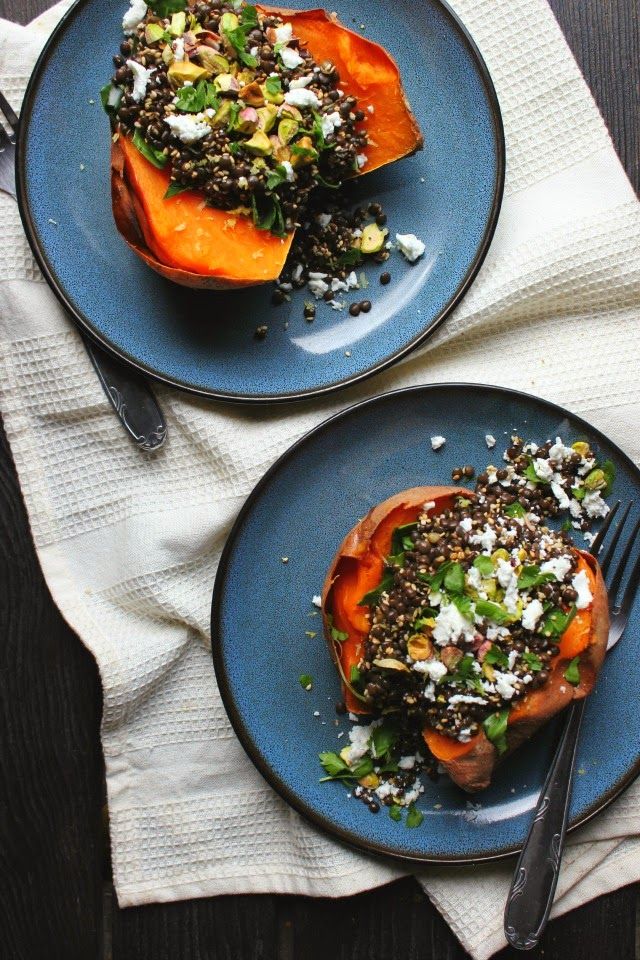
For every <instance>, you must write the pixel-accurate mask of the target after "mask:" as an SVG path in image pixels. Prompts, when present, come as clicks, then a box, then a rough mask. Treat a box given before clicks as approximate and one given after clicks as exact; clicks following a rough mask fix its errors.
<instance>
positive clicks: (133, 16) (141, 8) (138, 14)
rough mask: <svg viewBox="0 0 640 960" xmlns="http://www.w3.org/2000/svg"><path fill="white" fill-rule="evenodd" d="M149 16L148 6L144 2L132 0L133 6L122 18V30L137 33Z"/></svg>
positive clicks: (142, 0)
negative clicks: (139, 26) (139, 25)
mask: <svg viewBox="0 0 640 960" xmlns="http://www.w3.org/2000/svg"><path fill="white" fill-rule="evenodd" d="M146 15H147V5H146V3H145V2H144V0H131V6H130V7H129V9H128V10H127V12H126V13H125V15H124V17H123V18H122V29H123V30H124V32H125V33H135V29H136V27H137V26H138V24H139V23H142V21H143V20H144V18H145V17H146Z"/></svg>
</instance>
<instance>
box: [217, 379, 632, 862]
mask: <svg viewBox="0 0 640 960" xmlns="http://www.w3.org/2000/svg"><path fill="white" fill-rule="evenodd" d="M462 411H463V414H462V415H461V412H462ZM513 430H517V431H518V432H519V433H520V434H521V435H522V436H525V437H526V438H528V439H533V440H536V441H538V442H543V441H544V440H546V439H548V438H553V437H556V436H558V435H559V436H562V437H563V439H564V440H565V441H567V440H569V441H574V440H577V439H581V440H584V439H586V440H588V441H589V442H590V443H591V444H592V445H593V446H594V448H595V449H597V450H598V451H599V453H600V454H602V456H603V457H610V458H611V459H612V460H613V461H614V463H615V464H616V468H617V478H616V482H615V486H614V496H615V497H616V498H618V499H621V500H623V501H626V500H634V501H635V503H636V504H638V503H640V471H638V469H637V468H636V467H635V466H634V464H633V463H632V462H631V461H630V460H629V458H628V457H627V456H626V455H625V454H624V453H623V452H622V451H621V450H620V449H619V448H617V447H616V446H614V445H613V444H612V443H611V442H610V441H609V440H607V438H606V437H605V436H603V435H602V434H601V433H599V432H598V431H597V430H594V429H593V428H592V427H590V426H589V424H587V423H585V422H584V421H583V420H581V419H579V418H578V417H575V416H573V415H572V414H571V413H568V412H567V411H566V410H562V409H561V408H560V407H557V406H554V405H553V404H550V403H547V402H545V401H542V400H538V399H534V398H532V397H528V396H526V395H525V394H521V393H516V392H512V391H508V390H503V389H500V388H498V387H486V386H477V385H470V384H453V385H438V386H426V387H417V388H413V389H409V390H404V391H399V392H396V393H388V394H384V395H383V396H379V397H376V398H374V399H372V400H368V401H365V402H364V403H361V404H358V405H357V406H354V407H351V408H350V409H348V410H346V411H345V412H344V413H341V414H339V415H338V416H336V417H333V418H332V419H331V420H328V421H326V422H325V423H323V424H322V425H321V426H319V427H317V428H316V429H315V430H313V431H312V432H311V433H309V434H307V435H306V436H305V437H303V439H302V440H300V441H299V442H298V443H297V444H295V446H293V447H292V448H291V449H290V450H289V451H287V453H285V454H284V455H283V456H282V457H281V458H280V460H278V462H277V463H276V464H275V465H274V466H273V467H272V468H271V469H270V470H269V472H268V473H267V474H266V475H265V477H264V478H263V479H262V480H261V481H260V483H259V484H258V486H257V487H256V489H255V490H254V491H253V493H252V494H251V496H250V497H249V499H248V500H247V502H246V504H245V506H244V507H243V509H242V511H241V513H240V516H239V517H238V520H237V522H236V524H235V526H234V528H233V531H232V533H231V535H230V537H229V540H228V542H227V545H226V547H225V550H224V553H223V556H222V559H221V562H220V567H219V571H218V575H217V578H216V584H215V590H214V596H213V609H212V631H211V632H212V638H213V658H214V664H215V668H216V673H217V677H218V683H219V686H220V690H221V692H222V696H223V699H224V702H225V705H226V708H227V711H228V713H229V716H230V718H231V722H232V723H233V725H234V728H235V730H236V733H237V734H238V736H239V738H240V740H241V742H242V744H243V746H244V748H245V750H246V751H247V753H248V754H249V756H250V757H251V759H252V760H253V762H254V763H255V764H256V766H257V767H258V769H259V770H260V771H261V773H262V774H263V775H264V776H265V777H266V779H267V780H268V781H269V783H270V784H271V785H272V786H273V787H274V788H275V789H276V790H277V791H278V792H279V793H280V794H281V795H282V796H283V797H284V798H285V799H286V800H288V801H289V803H290V804H291V805H292V806H293V807H295V808H296V809H297V810H298V811H299V812H300V813H302V814H303V815H304V816H306V817H307V818H309V819H310V820H312V821H313V822H314V823H316V824H317V825H319V826H321V827H323V828H325V829H326V830H328V831H330V832H331V833H333V834H334V835H336V836H337V837H339V838H341V839H342V840H345V841H347V842H349V843H351V844H353V845H355V846H357V847H361V848H363V849H365V850H367V851H369V852H375V853H384V854H390V855H392V856H395V857H399V858H403V859H408V860H417V861H422V862H431V861H446V862H458V863H459V862H476V861H480V860H486V859H494V858H497V857H502V856H505V855H507V854H509V853H513V852H515V851H516V850H517V849H518V848H519V847H520V845H521V844H522V842H523V840H524V837H525V836H526V833H527V829H528V826H529V823H530V818H531V813H532V810H533V808H534V806H535V803H536V800H537V797H538V793H539V790H540V787H541V786H542V783H543V780H544V776H545V772H546V770H547V767H548V764H549V761H550V758H551V755H552V750H553V745H554V741H555V738H556V735H557V732H558V729H559V728H558V723H559V721H556V722H554V723H551V724H549V725H548V726H547V727H546V728H545V729H544V730H543V731H541V732H540V734H539V735H538V736H536V737H535V738H534V739H533V740H531V741H530V742H529V743H527V744H525V745H524V746H523V747H522V748H521V749H520V750H519V751H517V752H516V753H515V754H514V755H513V756H512V757H510V758H509V759H508V760H507V761H506V762H505V763H504V764H503V766H502V767H500V768H499V770H498V773H497V776H496V778H495V781H494V783H493V784H492V786H491V787H490V788H489V789H488V790H486V791H485V792H484V793H482V794H477V795H476V796H474V797H473V798H472V799H471V800H470V799H469V797H468V796H467V795H466V794H464V793H462V791H460V790H459V789H458V788H457V787H455V786H454V785H453V784H452V783H451V782H450V781H448V780H447V779H446V778H441V779H440V781H439V782H438V783H432V782H431V781H429V780H428V779H426V780H425V793H424V795H423V797H422V799H421V801H420V802H419V803H418V806H419V808H420V809H421V810H422V811H423V812H424V814H425V819H424V822H423V824H422V825H421V827H420V828H418V829H407V828H406V827H405V826H404V824H402V823H395V822H394V821H392V820H391V819H390V818H389V816H388V815H387V813H386V811H385V810H384V809H383V810H382V811H381V812H380V813H379V814H377V815H375V816H374V815H373V814H371V813H370V812H369V811H368V810H367V808H366V807H365V806H364V804H362V803H360V802H358V801H356V800H349V799H347V796H346V793H347V791H346V789H345V788H344V787H343V786H342V785H341V784H339V783H324V784H321V783H319V782H318V781H319V777H320V776H321V775H322V770H321V768H320V765H319V762H318V753H319V752H320V751H321V750H334V749H336V747H338V748H339V746H340V745H341V743H344V740H342V741H341V740H338V739H337V734H338V732H339V730H345V731H346V730H348V729H349V727H350V724H349V722H348V720H347V721H345V720H344V718H340V723H339V726H338V727H336V725H335V720H336V713H335V710H334V704H335V702H336V701H337V700H338V699H339V698H340V686H339V683H338V677H337V674H336V671H335V669H334V667H333V665H332V662H331V660H330V657H329V652H328V650H327V647H326V644H325V642H324V640H323V639H322V636H321V633H322V631H321V624H320V617H319V614H318V611H317V610H315V608H314V607H313V606H312V603H311V599H312V597H313V596H314V594H319V593H320V591H321V587H322V583H323V580H324V576H325V571H326V570H327V567H328V565H329V563H330V561H331V559H332V557H333V555H334V552H335V550H336V548H337V546H338V545H339V543H340V541H341V540H342V538H343V537H344V535H345V533H346V532H347V531H348V530H349V529H350V528H351V527H352V526H353V524H354V523H355V522H356V520H357V519H358V518H359V517H361V516H363V514H365V513H366V512H367V510H369V508H370V507H371V506H373V505H374V504H375V503H378V502H379V501H381V500H384V499H385V497H388V496H390V495H391V494H392V493H395V492H396V491H399V490H403V489H406V488H408V487H413V486H418V485H420V484H425V483H435V484H441V483H442V484H446V483H450V482H451V470H452V468H453V467H455V466H459V465H461V464H466V463H472V464H474V465H475V466H476V469H477V470H480V469H482V468H484V467H485V466H486V465H487V463H490V462H491V461H492V460H493V462H496V460H499V458H500V457H501V455H502V452H503V450H504V449H505V447H506V446H507V445H508V444H507V443H506V441H507V440H508V437H509V436H510V434H511V433H512V432H513ZM487 433H492V434H494V436H495V437H496V438H497V440H498V445H497V446H496V448H495V451H494V452H493V453H490V452H489V451H488V450H487V447H486V445H485V440H484V437H485V434H487ZM434 434H442V435H443V436H445V437H446V438H447V442H446V445H445V446H444V447H443V448H442V449H440V450H439V451H437V452H434V451H432V449H431V445H430V441H429V438H430V437H431V436H432V435H434ZM638 509H639V508H638V506H636V507H635V508H634V510H635V512H636V513H637V512H638ZM576 536H577V538H578V542H580V540H581V535H580V534H577V535H576ZM283 556H287V557H288V558H289V561H288V563H286V564H283V563H282V560H281V558H282V557H283ZM314 612H315V614H316V615H315V616H314ZM306 631H312V632H313V631H316V632H317V634H318V635H317V636H316V637H310V636H308V635H307V634H306ZM638 636H640V598H638V599H637V600H636V603H635V606H634V609H633V612H632V615H631V619H630V621H629V625H628V627H627V631H626V635H625V637H623V639H622V640H621V642H620V643H619V644H618V645H617V646H616V647H615V649H614V650H613V651H612V652H611V653H610V654H609V656H608V657H607V660H606V663H605V666H604V668H603V671H602V674H601V676H600V678H599V680H598V683H597V686H596V689H595V691H594V693H593V695H592V696H591V697H590V699H589V702H588V704H587V709H586V714H585V723H584V727H583V733H582V737H581V741H580V745H579V749H578V760H577V771H578V772H577V776H576V781H575V787H574V794H573V800H572V803H571V814H570V822H571V826H572V827H576V826H578V825H579V824H581V823H584V821H585V820H588V819H589V818H590V817H592V816H594V814H596V813H598V812H599V811H600V810H602V809H603V808H604V807H605V806H606V805H607V804H608V803H610V801H611V800H613V799H614V797H616V796H617V795H618V794H619V793H620V792H621V790H623V789H624V787H626V786H627V785H628V784H629V783H630V782H631V781H632V780H633V779H634V778H635V777H636V776H637V774H638V773H639V772H640V714H639V713H638V710H637V690H638V686H639V685H640V658H639V657H638V655H637V638H638ZM303 673H308V674H311V676H312V677H313V681H314V682H313V690H312V691H311V692H306V691H305V690H303V689H302V687H301V686H300V684H299V682H298V678H299V676H300V675H301V674H303ZM315 711H318V712H319V716H314V712H315ZM612 744H615V749H612Z"/></svg>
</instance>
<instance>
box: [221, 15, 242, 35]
mask: <svg viewBox="0 0 640 960" xmlns="http://www.w3.org/2000/svg"><path fill="white" fill-rule="evenodd" d="M239 23H240V21H239V20H238V18H237V17H236V15H235V13H223V14H222V16H221V17H220V33H229V32H230V31H231V30H237V28H238V25H239Z"/></svg>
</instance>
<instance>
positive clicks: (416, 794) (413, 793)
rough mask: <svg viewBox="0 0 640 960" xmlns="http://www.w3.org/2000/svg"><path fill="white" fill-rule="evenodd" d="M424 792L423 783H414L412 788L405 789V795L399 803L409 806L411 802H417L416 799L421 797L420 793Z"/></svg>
mask: <svg viewBox="0 0 640 960" xmlns="http://www.w3.org/2000/svg"><path fill="white" fill-rule="evenodd" d="M421 793H424V787H423V786H422V784H421V783H416V784H414V786H413V787H411V789H410V790H405V792H404V796H403V797H402V798H401V799H399V803H400V804H401V805H402V806H405V807H408V806H409V805H410V804H412V803H415V802H416V800H419V799H420V794H421Z"/></svg>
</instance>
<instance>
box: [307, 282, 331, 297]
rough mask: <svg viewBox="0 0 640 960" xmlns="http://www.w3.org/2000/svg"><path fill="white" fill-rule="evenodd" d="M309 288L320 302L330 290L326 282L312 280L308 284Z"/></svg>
mask: <svg viewBox="0 0 640 960" xmlns="http://www.w3.org/2000/svg"><path fill="white" fill-rule="evenodd" d="M308 287H309V290H310V291H311V293H312V294H313V295H314V297H315V298H316V300H320V299H321V298H322V297H323V296H324V295H325V293H326V292H327V290H328V289H329V284H328V283H325V282H324V280H312V279H310V280H309V283H308Z"/></svg>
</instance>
